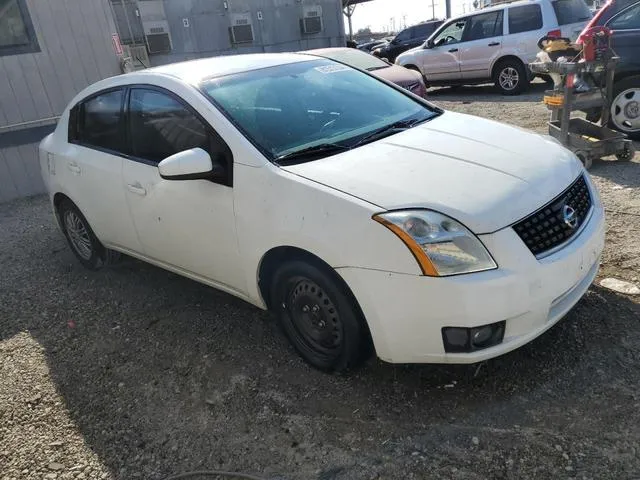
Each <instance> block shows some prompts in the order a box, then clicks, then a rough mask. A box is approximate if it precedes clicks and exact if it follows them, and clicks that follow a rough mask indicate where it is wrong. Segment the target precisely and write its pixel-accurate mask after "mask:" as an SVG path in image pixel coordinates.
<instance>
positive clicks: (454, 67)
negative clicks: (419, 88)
mask: <svg viewBox="0 0 640 480" xmlns="http://www.w3.org/2000/svg"><path fill="white" fill-rule="evenodd" d="M466 24H467V19H466V18H461V19H457V20H454V21H451V22H449V23H447V24H445V25H443V27H441V29H440V31H439V32H437V33H436V35H435V36H434V37H433V38H432V39H431V40H432V43H431V46H430V47H428V48H427V49H425V50H424V51H423V52H422V55H420V56H419V57H418V61H419V63H420V65H418V66H419V67H420V69H421V70H422V72H423V73H424V75H425V76H426V77H427V80H428V81H457V80H460V78H461V76H460V42H461V41H462V34H463V33H464V28H465V25H466Z"/></svg>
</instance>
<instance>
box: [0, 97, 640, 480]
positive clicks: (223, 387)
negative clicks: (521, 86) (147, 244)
mask: <svg viewBox="0 0 640 480" xmlns="http://www.w3.org/2000/svg"><path fill="white" fill-rule="evenodd" d="M541 92H542V87H537V88H536V89H534V90H533V91H532V92H531V93H529V94H527V95H525V96H521V97H517V98H513V99H511V98H504V97H500V96H499V95H495V94H493V93H492V91H491V89H489V88H485V87H475V88H462V89H458V90H450V89H440V90H437V91H433V92H432V99H433V100H434V101H436V102H438V103H440V104H441V105H443V106H444V107H446V108H450V109H454V110H458V111H462V112H468V113H473V114H477V115H482V116H485V117H489V118H494V119H499V120H503V121H506V122H511V123H514V124H518V125H520V126H523V127H527V128H531V129H534V130H538V131H541V132H542V131H544V125H545V121H546V119H547V112H546V110H545V108H544V106H542V105H541V104H540V103H539V102H540V97H541ZM639 161H640V158H638V157H636V159H635V162H633V163H628V164H623V163H618V162H600V163H598V164H596V165H594V168H593V170H592V174H593V176H594V178H595V179H596V182H597V184H598V186H599V187H600V189H601V192H602V196H603V199H604V202H605V205H606V208H607V211H608V227H609V228H608V241H607V246H606V250H605V255H604V258H603V267H602V271H603V273H604V274H606V275H614V276H616V277H619V278H625V279H628V280H631V279H633V278H635V276H636V275H638V273H639V270H640V269H639V262H640V260H639V258H640V255H639V254H638V252H639V251H640V250H639V248H638V241H639V238H640V236H639V235H638V233H639V230H640V195H639V192H640V189H639V188H638V186H639V184H640V165H638V163H637V162H639ZM0 272H1V274H0V378H1V379H2V381H1V382H0V478H2V479H7V480H8V479H54V478H55V479H67V478H69V479H70V478H77V479H82V478H86V479H109V480H114V479H122V480H125V479H135V478H143V479H161V478H163V477H165V476H167V475H169V474H172V473H178V472H183V471H188V470H196V469H211V468H219V469H225V470H236V471H244V472H252V473H256V474H262V475H263V476H264V477H265V478H271V479H276V478H278V479H288V480H293V479H318V480H330V479H336V480H346V479H358V480H360V479H373V478H384V479H409V478H414V479H420V478H435V479H450V478H453V479H485V478H500V479H503V478H504V479H511V478H513V479H516V478H518V479H520V478H545V479H546V478H577V479H607V478H610V479H629V478H640V452H639V451H638V449H639V448H640V413H639V412H640V408H639V407H640V393H639V392H638V388H637V385H638V384H639V383H640V368H639V367H640V353H638V352H639V351H640V349H639V347H640V324H639V323H638V318H640V305H639V304H638V302H637V300H633V299H632V298H630V297H625V296H621V295H617V294H614V293H612V292H609V291H606V290H604V289H602V288H600V287H597V286H594V287H593V288H592V289H591V290H590V292H589V293H588V294H587V296H586V297H585V298H584V300H583V301H582V302H581V303H580V304H578V306H577V307H576V308H575V309H574V311H573V312H572V313H571V314H569V315H568V317H567V318H566V319H564V320H563V321H562V322H560V323H559V324H558V325H557V326H556V327H554V328H553V329H551V330H550V331H549V332H547V333H546V334H545V335H543V336H542V337H540V338H539V339H537V340H535V341H534V342H532V343H531V344H529V345H527V346H525V347H523V348H521V349H519V350H517V351H515V352H513V353H511V354H508V355H505V356H503V357H500V358H498V359H495V360H492V361H489V362H487V363H485V364H482V365H481V366H433V365H432V366H394V365H388V364H384V363H382V362H379V361H376V360H372V361H371V362H370V363H369V364H368V365H366V366H365V367H364V368H363V369H361V370H358V371H357V372H354V373H352V374H350V375H345V376H336V375H325V374H322V373H319V372H316V371H314V370H311V369H310V368H309V367H307V366H306V365H305V364H304V363H302V362H301V361H300V360H298V358H297V357H296V356H295V354H294V353H293V352H292V351H291V349H290V348H289V346H288V345H287V343H286V341H285V340H284V338H283V337H282V335H281V334H280V333H279V331H278V328H277V326H276V325H275V323H274V322H273V320H272V319H271V318H270V317H269V315H267V314H266V313H264V312H262V311H259V310H257V309H255V308H253V307H251V306H248V305H246V304H244V303H243V302H241V301H239V300H236V299H234V298H232V297H230V296H228V295H226V294H223V293H220V292H217V291H215V290H212V289H210V288H208V287H205V286H202V285H199V284H197V283H194V282H192V281H189V280H187V279H184V278H181V277H178V276H176V275H173V274H171V273H168V272H165V271H162V270H160V269H157V268H155V267H152V266H149V265H146V264H143V263H141V262H138V261H135V260H130V259H127V260H125V261H124V262H123V263H121V264H119V265H117V266H114V267H111V268H108V269H105V270H103V271H101V272H97V273H94V272H88V271H86V270H84V269H82V267H81V266H80V265H79V264H78V262H77V261H76V260H75V258H74V257H73V255H72V254H71V252H70V251H69V249H68V248H67V246H66V244H65V242H64V240H63V238H62V236H61V234H60V233H59V232H58V231H57V229H56V227H55V225H54V222H53V219H52V217H51V214H50V211H49V206H48V204H47V201H46V199H45V198H42V197H38V198H32V199H27V200H22V201H18V202H13V203H9V204H3V205H0ZM200 478H204V477H200Z"/></svg>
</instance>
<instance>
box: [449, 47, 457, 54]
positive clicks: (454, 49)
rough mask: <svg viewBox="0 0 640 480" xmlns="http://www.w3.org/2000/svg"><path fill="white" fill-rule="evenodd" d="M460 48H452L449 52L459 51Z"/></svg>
mask: <svg viewBox="0 0 640 480" xmlns="http://www.w3.org/2000/svg"><path fill="white" fill-rule="evenodd" d="M457 51H458V49H457V48H452V49H451V50H449V53H453V52H457Z"/></svg>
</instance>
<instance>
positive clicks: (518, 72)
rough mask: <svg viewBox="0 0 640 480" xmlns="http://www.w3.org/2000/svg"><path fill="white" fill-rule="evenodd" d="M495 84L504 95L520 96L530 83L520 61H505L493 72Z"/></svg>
mask: <svg viewBox="0 0 640 480" xmlns="http://www.w3.org/2000/svg"><path fill="white" fill-rule="evenodd" d="M493 82H494V83H495V84H496V87H497V88H498V90H500V93H502V94H503V95H519V94H520V93H522V92H523V91H524V89H525V88H526V87H527V84H528V83H529V77H528V75H527V71H526V69H525V67H524V65H523V64H522V62H520V61H518V60H503V61H501V62H500V63H499V64H498V65H496V68H495V69H494V72H493Z"/></svg>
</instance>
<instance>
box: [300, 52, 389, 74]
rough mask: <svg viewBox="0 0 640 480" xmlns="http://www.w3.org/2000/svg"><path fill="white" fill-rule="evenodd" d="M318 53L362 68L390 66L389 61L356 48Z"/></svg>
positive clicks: (371, 68) (376, 68) (375, 68)
mask: <svg viewBox="0 0 640 480" xmlns="http://www.w3.org/2000/svg"><path fill="white" fill-rule="evenodd" d="M311 53H313V52H311ZM314 55H315V54H314ZM317 55H318V56H320V57H326V58H330V59H332V60H337V61H338V62H342V63H346V64H347V65H351V66H352V67H356V68H361V69H362V70H369V71H372V70H378V69H381V68H388V67H389V64H388V63H385V62H383V61H382V60H380V59H379V58H378V57H374V56H373V55H369V54H368V53H364V52H361V51H360V50H354V49H353V48H345V49H344V50H331V51H324V52H318V53H317Z"/></svg>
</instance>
